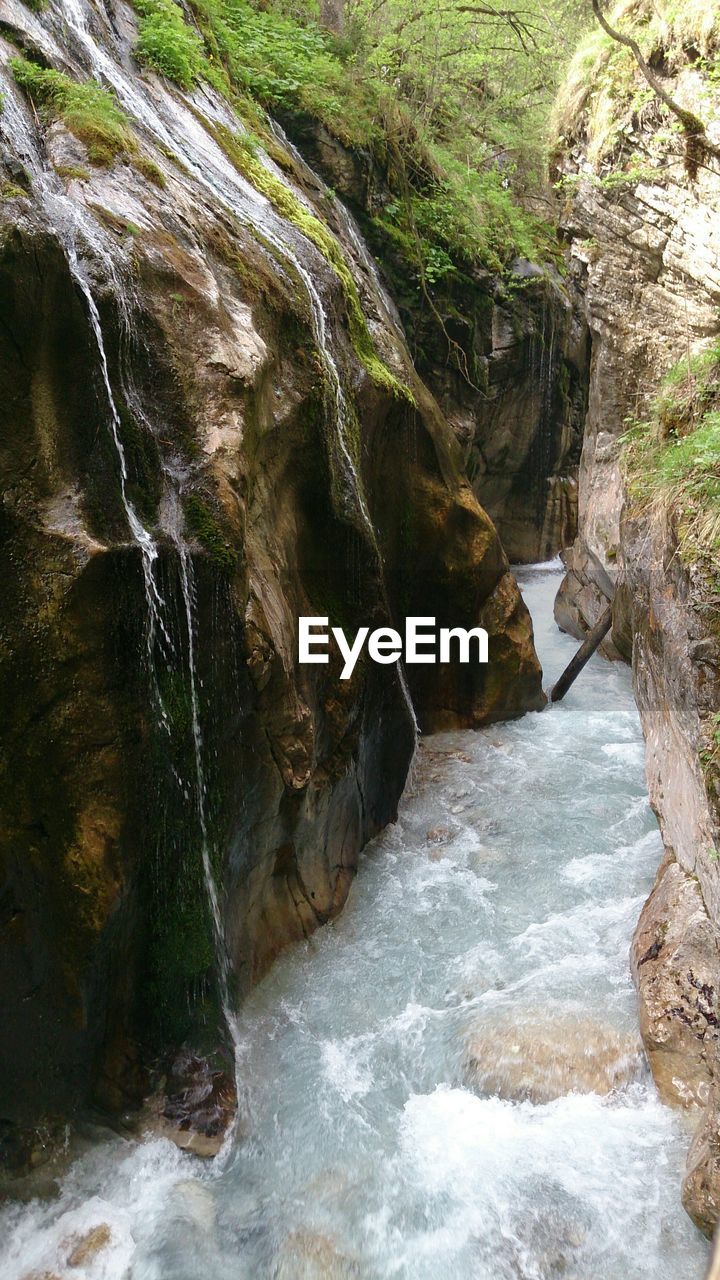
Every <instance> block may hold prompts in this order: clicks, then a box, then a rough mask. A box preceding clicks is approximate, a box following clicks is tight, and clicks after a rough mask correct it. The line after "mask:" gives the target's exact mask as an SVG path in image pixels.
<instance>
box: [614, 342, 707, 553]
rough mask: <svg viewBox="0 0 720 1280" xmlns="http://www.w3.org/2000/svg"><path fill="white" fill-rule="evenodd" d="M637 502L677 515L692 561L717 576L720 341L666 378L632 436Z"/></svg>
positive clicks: (630, 467)
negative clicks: (659, 504) (659, 503)
mask: <svg viewBox="0 0 720 1280" xmlns="http://www.w3.org/2000/svg"><path fill="white" fill-rule="evenodd" d="M624 446H625V447H624V463H625V470H626V474H627V480H628V493H629V497H630V500H631V502H632V503H633V504H634V505H635V506H637V507H643V506H647V505H649V504H651V503H654V502H661V503H662V504H663V506H664V507H665V508H666V509H667V510H669V511H670V513H671V515H672V518H673V520H674V522H675V525H676V528H677V530H678V535H679V539H680V547H681V553H682V554H683V556H684V557H685V558H689V559H692V560H694V561H699V562H700V563H701V564H703V565H704V566H705V567H706V569H707V570H708V572H710V573H711V575H712V576H713V578H714V577H715V576H716V575H717V564H718V554H719V553H720V341H716V342H715V344H714V345H713V346H712V347H710V348H709V349H708V350H706V351H703V352H701V353H700V354H697V355H694V356H691V355H688V356H685V357H683V359H682V360H680V361H678V363H677V364H676V365H675V366H674V367H673V368H672V369H671V370H670V372H669V373H668V374H667V376H666V377H665V379H664V380H663V383H662V386H661V388H660V391H659V394H658V396H657V397H656V400H655V402H654V404H653V406H652V413H651V416H650V418H649V419H648V421H647V422H641V423H636V424H634V425H633V426H632V427H631V429H630V431H628V433H627V435H626V436H625V438H624Z"/></svg>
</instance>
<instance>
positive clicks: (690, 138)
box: [591, 0, 720, 177]
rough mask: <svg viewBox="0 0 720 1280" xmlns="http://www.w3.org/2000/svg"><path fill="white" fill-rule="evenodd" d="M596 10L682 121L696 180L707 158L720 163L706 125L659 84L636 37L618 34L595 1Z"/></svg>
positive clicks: (688, 164)
mask: <svg viewBox="0 0 720 1280" xmlns="http://www.w3.org/2000/svg"><path fill="white" fill-rule="evenodd" d="M591 4H592V10H593V13H594V14H595V17H596V18H597V20H598V22H599V23H600V26H601V27H602V29H603V31H604V32H605V34H606V35H608V36H610V39H611V40H614V41H615V42H616V43H617V44H621V45H623V46H624V48H626V49H629V50H630V52H631V54H632V55H633V57H634V59H635V61H636V62H637V64H638V66H639V68H640V70H641V71H642V73H643V75H644V77H645V79H646V80H647V82H648V84H649V85H650V88H651V89H652V91H653V93H654V94H655V95H656V97H658V98H659V99H660V101H661V102H664V103H665V106H666V107H667V108H668V110H669V111H671V112H672V114H673V115H674V116H675V117H676V119H678V120H679V121H680V124H681V125H682V127H683V129H684V131H685V145H686V154H685V165H686V168H687V170H688V172H689V173H690V175H691V177H695V175H696V172H697V168H698V166H699V164H700V162H701V161H702V158H703V156H704V155H711V156H714V157H715V159H716V160H720V147H718V146H716V144H715V143H714V142H711V141H710V139H709V138H708V136H707V134H706V132H705V125H704V124H703V122H702V120H700V119H699V117H698V116H696V115H695V114H694V113H693V112H692V111H687V110H686V109H685V107H681V106H680V103H679V102H676V101H675V99H674V98H671V96H670V94H669V93H668V92H667V90H666V89H665V88H664V87H663V85H662V84H661V83H660V81H659V80H658V77H657V76H656V75H655V72H654V71H653V69H652V67H651V66H650V65H649V64H648V62H647V61H646V60H645V57H644V55H643V52H642V49H641V48H640V45H639V44H638V42H637V40H633V39H632V36H626V35H623V34H622V32H620V31H616V30H615V28H614V27H611V26H610V23H609V22H608V20H607V18H606V17H605V14H604V13H603V11H602V8H601V6H600V0H591Z"/></svg>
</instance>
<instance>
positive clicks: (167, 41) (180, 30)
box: [134, 0, 210, 89]
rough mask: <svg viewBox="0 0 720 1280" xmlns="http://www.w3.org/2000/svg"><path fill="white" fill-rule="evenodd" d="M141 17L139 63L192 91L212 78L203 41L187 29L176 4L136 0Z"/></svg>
mask: <svg viewBox="0 0 720 1280" xmlns="http://www.w3.org/2000/svg"><path fill="white" fill-rule="evenodd" d="M134 3H135V8H136V9H137V11H138V13H139V14H140V27H139V33H138V40H137V45H136V47H135V53H136V56H137V59H138V61H139V62H141V63H143V65H144V66H146V67H152V69H153V70H154V71H159V72H160V74H161V75H163V76H167V78H168V79H169V80H174V81H175V83H176V84H178V85H180V88H181V89H192V88H193V86H194V85H195V84H197V82H198V80H199V79H200V78H201V77H202V76H204V77H205V78H206V79H209V78H210V75H209V68H208V65H207V59H206V57H205V49H204V46H203V42H202V39H201V37H200V36H199V35H198V34H197V32H195V31H193V30H192V28H191V27H189V26H188V25H187V23H186V22H185V19H184V17H183V14H182V10H181V9H180V8H179V6H178V5H177V4H175V2H174V0H134Z"/></svg>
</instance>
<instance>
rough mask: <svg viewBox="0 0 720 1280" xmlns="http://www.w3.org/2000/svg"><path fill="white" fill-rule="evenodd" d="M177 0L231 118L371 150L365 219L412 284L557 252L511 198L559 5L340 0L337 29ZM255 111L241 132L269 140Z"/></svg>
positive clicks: (567, 9) (279, 6) (298, 17)
mask: <svg viewBox="0 0 720 1280" xmlns="http://www.w3.org/2000/svg"><path fill="white" fill-rule="evenodd" d="M161 2H162V3H163V4H164V5H166V6H167V5H169V6H170V8H174V7H175V6H174V5H172V3H171V0H161ZM139 3H142V4H147V3H152V4H153V5H154V4H156V3H158V0H139ZM191 3H192V8H193V13H194V15H195V17H196V20H197V23H198V27H199V29H200V30H201V31H202V33H203V36H204V39H205V46H206V50H207V61H206V65H205V69H204V70H203V69H202V68H199V67H197V66H196V67H195V69H194V70H193V73H192V77H191V80H192V82H194V79H195V78H197V76H198V75H208V76H209V75H210V74H212V76H213V77H214V82H215V83H217V84H219V83H220V77H221V75H222V73H223V72H224V74H225V76H226V81H227V83H226V91H227V92H228V93H229V95H230V96H231V97H233V96H234V97H235V99H236V103H235V104H236V106H239V109H240V112H241V114H242V115H243V117H244V118H245V119H246V120H247V109H248V107H249V106H250V104H252V103H253V102H254V103H257V104H260V105H261V106H262V107H265V108H267V109H268V110H271V111H274V112H280V113H281V114H282V113H283V112H284V113H288V114H296V115H297V114H299V115H306V116H308V115H309V116H312V117H313V118H315V119H316V120H318V121H320V122H321V123H322V124H323V125H324V126H325V127H326V128H327V129H329V131H330V132H331V133H332V134H334V135H335V136H336V137H337V138H338V139H339V140H340V142H342V143H343V145H345V146H347V147H350V148H355V149H359V148H363V149H369V150H371V151H372V152H373V153H374V155H375V157H376V160H377V162H378V164H379V166H380V167H381V168H382V169H383V170H384V171H385V173H386V174H387V175H388V178H389V181H390V185H391V188H392V189H393V198H392V200H391V201H390V202H389V203H388V204H387V205H386V207H385V209H383V210H381V211H379V212H378V214H377V221H376V229H377V231H378V232H379V234H380V236H381V238H382V237H384V236H386V237H388V239H389V242H390V243H391V244H392V246H393V248H394V252H395V253H396V254H399V255H400V257H401V258H404V259H405V261H406V263H407V265H408V267H409V268H410V280H411V282H414V285H413V287H414V288H415V290H416V292H426V291H427V290H428V289H433V288H434V287H435V286H436V285H438V284H440V283H442V282H443V281H446V280H449V279H451V277H452V276H453V274H454V272H455V271H456V269H457V268H458V266H459V267H460V268H461V269H462V264H463V263H464V264H465V266H467V265H471V264H473V263H475V262H480V263H482V264H484V265H486V266H488V267H490V268H491V269H493V270H498V269H500V268H502V267H503V266H504V265H505V264H507V263H508V262H509V261H510V260H511V259H512V258H513V257H516V256H525V257H530V258H534V259H536V260H538V259H542V258H546V257H547V256H548V255H551V256H552V255H553V254H555V253H556V246H555V242H554V238H553V236H552V234H551V232H550V229H549V228H548V227H547V226H546V225H545V224H543V223H542V221H541V220H540V219H539V218H538V217H537V216H533V215H531V214H529V213H527V212H526V211H525V210H524V209H523V207H522V202H521V198H520V197H521V196H522V195H523V193H524V191H525V190H526V189H527V188H528V187H529V186H537V185H538V183H539V182H540V181H541V179H540V174H541V172H542V171H543V166H544V156H543V136H544V127H545V120H546V117H547V112H548V110H549V104H550V100H551V98H552V93H553V89H554V85H555V82H556V77H557V74H558V70H559V67H560V58H559V57H558V49H559V50H560V52H562V48H563V41H562V40H558V23H557V21H556V19H557V18H558V17H560V18H561V19H562V21H561V23H560V24H559V29H560V30H562V32H563V39H567V40H568V41H570V40H572V39H573V37H574V34H575V32H576V30H577V29H578V26H579V23H578V19H577V17H574V16H573V15H574V14H575V13H576V10H575V7H574V6H573V5H572V4H570V2H569V0H552V2H551V4H550V6H549V9H548V6H547V5H545V4H541V3H540V2H539V0H528V3H527V4H525V5H524V6H523V7H522V8H519V9H518V10H517V11H516V10H514V9H512V8H511V9H509V10H507V11H503V13H502V14H498V15H495V16H493V11H492V10H488V9H486V10H485V11H484V17H483V18H482V20H479V19H478V16H477V14H476V13H472V12H470V10H471V9H472V6H467V5H464V4H462V3H461V2H460V0H449V2H448V4H447V5H444V6H443V7H442V8H441V9H440V10H438V6H437V5H436V4H435V3H434V2H433V0H413V3H412V4H410V3H409V0H372V3H370V2H369V0H367V2H366V0H351V3H349V4H348V6H347V15H346V16H347V30H348V36H347V38H345V39H339V38H338V37H336V36H334V35H332V34H330V33H329V32H328V31H327V30H325V29H324V28H323V27H322V26H321V25H320V23H319V21H318V6H317V4H311V5H302V4H291V3H287V0H263V2H262V3H261V2H260V0H191ZM481 8H482V7H481ZM175 78H176V79H177V78H178V77H177V76H176V77H175ZM180 82H181V83H182V80H181V81H180ZM237 95H239V96H240V102H239V103H238V101H237ZM250 112H251V113H252V107H251V106H250ZM255 112H256V119H255V121H254V122H252V123H251V128H255V129H257V131H258V133H259V134H260V137H261V139H262V143H263V146H264V147H265V148H266V149H268V150H271V149H272V147H273V143H272V140H271V137H270V135H269V133H268V131H267V129H265V128H264V126H263V122H262V117H260V119H259V122H258V118H257V108H255ZM274 158H275V159H276V160H278V162H279V163H282V156H278V155H274Z"/></svg>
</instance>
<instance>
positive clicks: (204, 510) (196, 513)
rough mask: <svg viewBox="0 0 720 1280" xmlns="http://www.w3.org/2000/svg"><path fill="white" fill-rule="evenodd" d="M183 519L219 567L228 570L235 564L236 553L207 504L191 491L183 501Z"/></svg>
mask: <svg viewBox="0 0 720 1280" xmlns="http://www.w3.org/2000/svg"><path fill="white" fill-rule="evenodd" d="M185 519H186V521H187V527H188V529H189V531H190V533H191V534H192V535H193V537H195V538H197V540H198V542H199V543H200V544H201V545H202V546H203V547H204V548H205V550H206V551H207V552H208V553H209V555H210V556H211V557H212V559H213V560H214V561H215V563H216V565H217V566H218V568H220V569H224V570H226V571H227V572H230V571H231V570H233V569H234V568H235V565H236V564H237V553H236V552H235V550H234V549H233V547H232V546H231V545H230V543H229V541H228V539H227V537H226V536H225V534H224V532H223V530H222V528H221V527H220V524H219V522H218V521H217V519H216V518H215V516H214V515H213V513H212V511H211V510H210V508H209V506H208V505H207V503H206V502H204V501H203V499H202V498H201V497H199V495H198V494H196V493H193V494H191V495H190V497H189V498H188V499H187V500H186V502H185Z"/></svg>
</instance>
